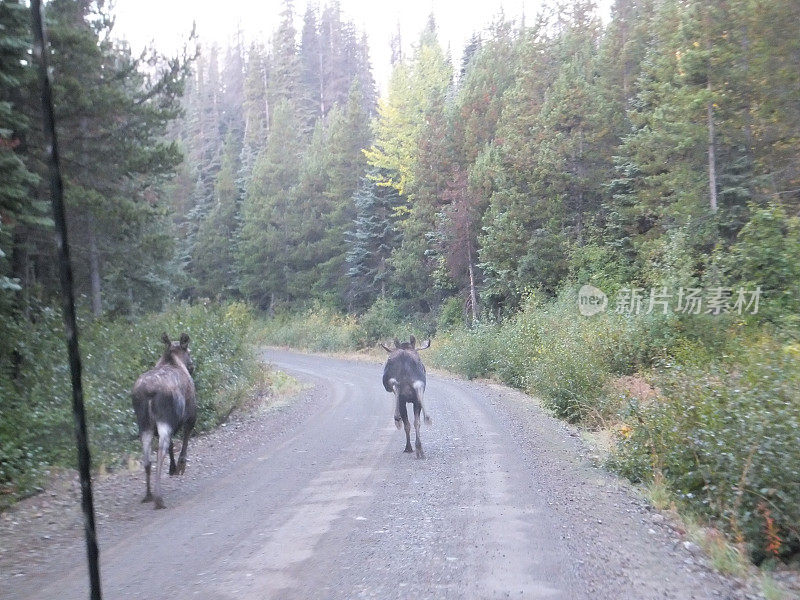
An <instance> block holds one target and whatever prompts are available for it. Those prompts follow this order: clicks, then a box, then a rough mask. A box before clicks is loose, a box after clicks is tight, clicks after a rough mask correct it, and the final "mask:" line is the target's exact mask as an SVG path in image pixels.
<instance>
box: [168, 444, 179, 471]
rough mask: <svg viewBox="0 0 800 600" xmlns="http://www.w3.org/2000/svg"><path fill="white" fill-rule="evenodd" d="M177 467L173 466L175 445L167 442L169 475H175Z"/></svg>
mask: <svg viewBox="0 0 800 600" xmlns="http://www.w3.org/2000/svg"><path fill="white" fill-rule="evenodd" d="M177 470H178V467H177V466H176V465H175V444H174V443H173V442H172V440H170V441H169V474H170V475H175V473H176V471H177Z"/></svg>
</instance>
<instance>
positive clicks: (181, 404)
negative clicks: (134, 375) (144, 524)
mask: <svg viewBox="0 0 800 600" xmlns="http://www.w3.org/2000/svg"><path fill="white" fill-rule="evenodd" d="M161 341H162V342H164V353H163V354H162V355H161V358H159V359H158V362H157V363H156V366H155V367H153V368H152V369H150V370H149V371H147V372H146V373H143V374H142V375H140V376H139V378H138V379H137V380H136V384H135V385H134V386H133V392H132V396H133V410H134V411H135V412H136V423H137V424H138V426H139V439H140V440H141V442H142V452H143V456H144V473H145V486H146V493H145V496H144V498H143V499H142V502H150V501H154V504H155V508H165V506H164V499H163V497H162V495H161V467H162V464H163V462H164V457H165V456H166V454H167V452H169V474H170V475H174V474H176V473H177V474H178V475H182V474H183V472H184V471H185V470H186V448H187V445H188V443H189V436H190V435H191V433H192V429H193V428H194V423H195V420H196V418H197V398H196V394H195V387H194V380H193V379H192V374H193V373H194V362H193V361H192V356H191V355H190V354H189V336H188V335H187V334H186V333H182V334H181V337H180V341H177V342H173V341H171V340H170V339H169V336H168V335H167V334H166V333H164V334H163V335H162V336H161ZM181 428H183V445H182V446H181V453H180V456H179V457H178V463H177V465H176V464H175V454H174V449H173V445H172V434H173V433H176V432H177V431H178V430H180V429H181ZM156 433H157V434H158V451H157V454H156V481H155V494H153V493H151V492H150V452H151V449H152V448H151V447H152V442H153V435H154V434H156Z"/></svg>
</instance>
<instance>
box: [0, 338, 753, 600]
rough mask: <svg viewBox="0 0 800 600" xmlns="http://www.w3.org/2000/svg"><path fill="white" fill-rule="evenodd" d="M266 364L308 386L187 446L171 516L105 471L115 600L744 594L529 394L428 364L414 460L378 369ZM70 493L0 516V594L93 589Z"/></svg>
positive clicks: (285, 357)
mask: <svg viewBox="0 0 800 600" xmlns="http://www.w3.org/2000/svg"><path fill="white" fill-rule="evenodd" d="M423 357H424V355H423ZM265 360H266V361H267V362H269V363H271V364H272V365H273V366H274V367H275V368H278V369H281V370H284V371H286V372H288V373H290V374H292V375H293V376H295V377H296V378H298V379H300V380H302V381H305V382H307V383H308V384H309V385H308V387H307V388H306V389H305V390H304V391H303V392H300V394H299V396H298V398H296V399H295V400H294V401H292V402H291V403H290V404H288V405H287V406H284V407H283V408H279V409H274V410H271V411H268V412H266V413H264V414H260V415H256V416H253V417H250V418H247V419H243V420H241V421H236V422H232V423H230V424H228V426H226V427H224V428H221V429H220V430H219V431H218V432H215V433H213V434H211V435H208V436H202V437H201V438H199V439H197V440H192V443H191V444H190V446H189V457H188V458H189V463H188V466H187V468H186V474H185V475H184V476H182V477H172V478H168V479H167V481H166V484H165V486H164V487H165V496H164V499H165V502H166V504H167V510H162V511H155V510H152V505H149V504H144V505H143V504H140V502H139V500H140V499H141V496H142V495H143V487H144V485H143V476H142V474H141V473H139V472H128V471H125V472H121V473H117V474H114V475H112V476H110V477H107V478H105V479H103V480H101V481H98V483H97V486H96V488H97V500H96V502H97V508H98V513H99V535H100V550H101V561H102V562H101V573H102V579H103V586H104V587H103V593H104V597H105V598H106V599H109V600H110V599H137V598H147V599H151V600H158V599H167V598H169V599H170V600H182V599H189V598H192V599H194V598H200V599H209V600H223V599H225V600H227V599H236V600H249V599H258V600H266V599H273V598H274V599H280V600H291V599H304V600H305V599H315V598H320V599H356V598H375V599H393V598H413V599H415V600H422V599H426V598H431V599H438V598H453V599H456V598H457V599H472V598H474V599H496V598H520V599H540V598H542V599H545V598H546V599H563V600H577V599H591V600H605V599H608V600H612V599H613V600H621V599H636V600H652V599H657V598H658V599H660V598H673V599H676V600H690V599H700V598H714V599H717V598H737V599H738V598H745V597H750V596H747V595H746V594H745V592H744V590H743V589H740V588H738V587H737V586H736V584H735V582H731V581H728V580H725V579H723V578H722V577H720V576H718V575H716V574H714V573H712V572H710V571H709V570H708V569H707V568H706V567H705V563H704V559H703V557H702V556H699V555H698V553H697V551H696V549H693V548H691V545H689V546H690V547H689V549H687V548H686V547H685V546H684V544H683V543H682V540H681V539H680V537H679V534H678V533H677V532H676V531H675V530H674V529H673V528H672V526H671V525H670V523H669V520H668V519H664V518H663V517H662V516H661V515H657V514H654V513H652V512H651V511H650V509H649V508H648V507H647V505H646V503H645V502H644V501H643V500H642V499H641V498H640V497H639V496H638V495H637V493H636V492H635V491H634V490H632V489H631V488H630V486H628V485H627V484H626V483H624V482H622V481H620V480H619V479H617V478H616V477H614V476H612V475H610V474H608V473H606V472H604V471H603V470H602V469H601V468H599V467H597V466H596V465H595V464H593V461H592V458H591V451H590V450H588V449H587V448H586V447H585V446H584V444H583V443H582V441H581V440H580V437H579V436H578V434H577V433H576V432H575V431H574V430H573V429H571V428H570V427H568V426H567V425H564V424H563V423H561V422H559V421H557V420H555V419H552V418H550V417H548V416H547V415H546V414H544V413H543V412H542V410H541V409H540V408H538V406H537V405H536V403H535V402H534V401H532V400H531V399H530V398H528V397H527V396H524V395H523V394H520V393H518V392H515V391H513V390H509V389H507V388H504V387H501V386H496V385H492V384H486V383H476V382H465V381H461V380H457V379H453V378H450V377H445V376H439V375H433V374H429V376H428V388H427V393H426V407H427V409H428V412H429V414H430V415H431V416H432V418H433V424H432V425H431V426H426V425H424V424H423V426H422V429H421V434H422V442H423V445H424V448H425V454H426V458H425V459H416V458H415V457H414V455H413V454H404V453H402V450H403V447H404V445H405V437H404V433H403V432H402V431H398V430H396V429H395V427H394V423H393V419H392V415H393V410H392V396H391V395H390V394H387V393H386V392H385V391H384V390H383V388H382V386H381V381H380V378H381V377H380V376H381V366H380V365H378V364H374V363H368V362H357V361H345V360H340V359H333V358H324V357H319V356H308V355H302V354H296V353H291V352H286V351H279V350H268V351H266V352H265ZM131 418H133V416H132V417H131ZM412 435H413V431H412ZM64 494H66V495H67V501H64ZM70 494H71V496H70ZM75 494H76V490H75V489H74V486H73V487H72V488H70V489H69V490H67V491H66V492H64V493H63V494H61V493H56V492H53V493H52V494H51V496H52V497H51V498H49V500H47V501H46V500H42V499H39V500H38V501H37V500H36V499H31V502H30V503H29V505H28V506H27V508H26V505H25V504H23V505H21V507H20V508H19V509H18V510H16V511H14V510H12V511H9V512H8V513H6V514H5V515H4V518H3V519H2V522H0V534H2V538H0V553H1V555H0V598H3V599H5V600H19V599H36V600H48V599H54V600H55V599H58V600H72V599H81V600H83V599H85V598H88V593H87V588H88V585H87V575H86V566H85V557H84V551H83V547H82V545H81V543H82V541H81V537H80V536H81V526H80V515H79V513H78V512H77V507H75V506H74V501H72V500H71V498H74V497H75ZM40 496H42V497H44V498H45V499H47V498H48V496H47V494H43V495H40ZM37 502H38V503H37ZM42 503H44V504H42ZM34 511H36V512H34ZM37 515H38V516H37ZM48 524H49V525H48ZM690 550H694V553H692V552H691V551H690Z"/></svg>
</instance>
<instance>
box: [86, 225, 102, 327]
mask: <svg viewBox="0 0 800 600" xmlns="http://www.w3.org/2000/svg"><path fill="white" fill-rule="evenodd" d="M88 237H89V281H90V283H91V298H92V314H93V315H94V316H95V317H99V316H100V313H102V312H103V295H102V293H103V292H102V286H101V280H100V253H99V252H98V250H97V239H96V238H95V235H94V220H93V219H90V220H89V226H88Z"/></svg>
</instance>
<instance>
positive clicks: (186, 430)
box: [178, 421, 194, 475]
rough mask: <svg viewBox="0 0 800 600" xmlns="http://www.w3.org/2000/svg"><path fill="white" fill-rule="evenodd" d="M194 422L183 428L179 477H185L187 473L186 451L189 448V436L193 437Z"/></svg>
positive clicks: (179, 457)
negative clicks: (184, 473) (185, 472)
mask: <svg viewBox="0 0 800 600" xmlns="http://www.w3.org/2000/svg"><path fill="white" fill-rule="evenodd" d="M193 427H194V421H191V422H187V423H186V424H185V425H184V426H183V443H182V444H181V454H180V456H178V475H183V472H184V471H186V450H187V449H188V448H189V436H191V435H192V428H193Z"/></svg>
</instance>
